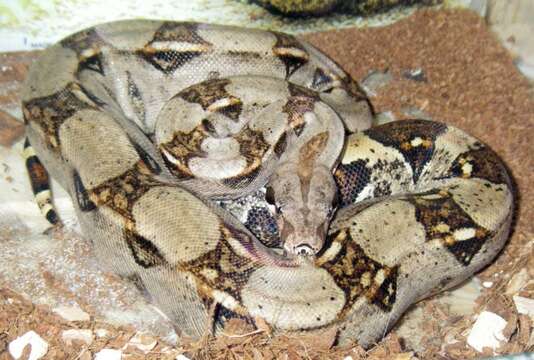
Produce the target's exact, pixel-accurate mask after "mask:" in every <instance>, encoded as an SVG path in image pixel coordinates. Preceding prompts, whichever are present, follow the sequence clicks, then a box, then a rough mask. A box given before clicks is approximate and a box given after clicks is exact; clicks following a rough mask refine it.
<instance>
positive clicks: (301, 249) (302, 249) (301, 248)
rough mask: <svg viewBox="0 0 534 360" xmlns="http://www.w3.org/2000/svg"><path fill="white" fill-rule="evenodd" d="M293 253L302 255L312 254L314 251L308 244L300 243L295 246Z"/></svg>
mask: <svg viewBox="0 0 534 360" xmlns="http://www.w3.org/2000/svg"><path fill="white" fill-rule="evenodd" d="M295 254H297V255H302V256H309V255H313V254H314V252H313V249H312V248H311V246H310V245H307V244H301V245H298V246H295Z"/></svg>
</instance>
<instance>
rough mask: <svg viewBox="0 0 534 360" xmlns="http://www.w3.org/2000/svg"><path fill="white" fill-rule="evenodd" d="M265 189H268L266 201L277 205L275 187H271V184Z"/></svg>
mask: <svg viewBox="0 0 534 360" xmlns="http://www.w3.org/2000/svg"><path fill="white" fill-rule="evenodd" d="M265 190H266V191H265V201H267V203H268V204H269V205H275V201H274V190H273V188H272V187H270V186H267V188H266V189H265Z"/></svg>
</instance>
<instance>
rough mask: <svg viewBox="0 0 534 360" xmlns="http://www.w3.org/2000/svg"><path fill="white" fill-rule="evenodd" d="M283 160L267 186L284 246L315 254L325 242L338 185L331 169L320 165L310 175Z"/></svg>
mask: <svg viewBox="0 0 534 360" xmlns="http://www.w3.org/2000/svg"><path fill="white" fill-rule="evenodd" d="M296 166H298V165H297V164H284V165H283V166H281V167H280V168H279V169H278V170H277V171H276V174H275V176H273V178H272V179H271V181H270V182H269V184H268V186H267V191H266V196H265V199H266V201H267V202H268V203H269V204H271V205H272V206H273V207H274V211H275V217H276V219H277V222H278V228H279V229H280V237H281V239H282V242H283V245H284V250H285V251H286V252H287V253H289V254H294V255H300V256H314V255H315V254H317V253H318V252H319V251H320V250H321V248H322V247H323V245H324V242H325V238H326V233H327V230H328V225H329V223H330V219H331V218H332V215H333V213H334V211H335V210H336V205H337V204H336V199H337V187H336V183H335V181H334V178H333V175H332V172H331V170H330V169H328V168H327V167H326V166H318V167H316V168H314V169H313V171H312V172H311V173H310V174H309V176H302V173H300V172H299V171H296V168H295V167H296Z"/></svg>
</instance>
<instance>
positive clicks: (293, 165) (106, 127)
mask: <svg viewBox="0 0 534 360" xmlns="http://www.w3.org/2000/svg"><path fill="white" fill-rule="evenodd" d="M23 112H24V119H25V123H26V132H27V138H28V140H29V142H27V143H26V149H25V152H26V159H27V160H26V164H27V167H28V169H29V173H30V176H31V180H32V185H33V189H34V192H35V194H36V198H37V202H38V204H39V205H40V207H41V209H42V211H43V212H44V213H45V214H46V215H47V218H48V219H49V220H50V221H51V222H55V221H57V218H56V214H55V212H54V210H53V208H52V205H51V202H50V191H49V189H48V185H47V183H48V178H47V175H46V174H47V172H46V171H48V173H50V174H51V175H52V176H53V177H54V178H56V179H57V180H58V181H59V183H60V184H61V186H63V187H64V188H65V189H67V190H68V192H69V193H70V195H71V197H72V199H73V202H74V205H75V208H76V211H77V216H78V218H79V221H80V223H81V227H82V231H83V233H84V234H85V235H86V236H87V237H88V238H89V239H90V240H92V243H93V244H94V249H95V253H96V256H97V257H98V258H99V259H100V260H101V261H102V262H103V263H105V264H107V265H108V266H109V267H110V268H111V269H112V270H113V271H115V272H117V273H118V274H120V275H122V276H125V277H128V278H131V279H133V280H135V282H136V283H137V284H139V285H140V286H141V287H142V288H143V289H144V290H146V292H147V293H148V295H149V296H150V297H151V299H152V300H153V301H154V302H155V303H156V304H157V305H158V306H159V307H160V308H161V309H162V310H163V311H164V312H165V313H166V315H167V316H168V317H169V318H170V319H171V320H172V321H173V322H174V323H175V324H176V328H177V329H178V330H179V331H180V332H181V333H183V334H187V335H189V336H193V337H198V336H200V335H202V334H203V333H205V332H206V330H209V331H212V332H214V333H218V332H219V331H221V329H222V328H223V326H224V324H225V321H227V320H228V319H231V318H236V317H237V318H241V319H245V320H246V321H249V322H251V323H252V324H254V323H255V322H256V321H258V319H262V320H263V322H262V323H263V324H265V323H267V324H269V325H270V326H271V327H272V328H273V330H275V331H310V330H314V329H325V328H330V327H335V328H336V329H337V332H338V333H337V336H338V340H339V343H346V342H348V341H354V340H356V341H358V342H359V343H360V344H361V345H363V346H370V345H371V344H372V343H374V342H376V341H377V340H378V339H379V338H380V337H381V336H383V334H384V333H385V332H386V330H387V329H389V328H390V327H391V326H392V325H393V324H394V323H395V321H396V320H397V319H398V318H399V317H400V315H401V314H402V313H403V312H404V311H405V310H406V309H407V308H408V307H409V306H410V304H413V303H414V302H416V301H418V300H420V299H422V298H425V297H428V296H429V295H431V294H434V293H436V292H438V291H440V290H442V289H446V288H449V287H451V286H453V285H455V284H458V283H459V282H461V281H462V280H464V279H466V278H467V277H469V276H471V275H472V274H473V273H474V272H475V271H477V270H479V269H481V268H482V267H483V266H484V265H486V264H487V263H488V262H489V261H491V259H493V258H494V257H495V256H496V254H497V253H498V252H499V250H500V249H501V248H502V246H503V245H504V243H505V241H506V239H507V236H508V233H509V228H510V222H511V214H512V207H513V199H512V190H511V183H510V179H509V177H508V174H507V172H506V169H505V167H504V166H503V164H502V163H501V162H500V160H499V159H498V158H497V156H496V155H495V154H494V153H493V152H492V151H491V150H490V149H488V148H487V147H485V146H484V145H483V144H481V143H480V142H479V141H477V140H476V139H474V138H472V137H470V136H469V135H466V134H465V133H463V132H461V131H459V130H457V129H455V128H453V127H450V126H447V125H444V124H441V123H437V122H431V121H425V120H406V121H399V122H392V123H389V124H386V125H382V126H378V127H374V128H370V126H371V119H372V112H371V110H370V105H369V103H368V101H367V99H366V97H365V95H364V94H363V93H362V91H361V90H360V88H359V87H358V85H357V84H356V83H354V82H353V81H352V80H351V79H350V78H349V77H348V76H347V74H346V73H345V72H343V70H342V69H340V68H339V66H337V65H336V64H335V63H334V62H332V61H331V60H329V59H328V58H327V57H326V56H325V55H323V54H321V53H320V52H319V51H318V50H316V49H315V48H313V47H312V46H310V45H309V44H306V43H305V42H302V41H299V40H297V39H295V38H293V37H291V36H288V35H285V34H281V33H276V32H267V31H259V30H250V29H241V28H235V27H225V26H216V25H206V24H196V23H177V22H159V21H122V22H115V23H109V24H104V25H100V26H96V27H92V28H89V29H87V30H84V31H81V32H79V33H77V34H74V35H72V36H70V37H67V38H66V39H64V40H62V41H61V42H59V43H58V44H56V45H54V46H52V47H50V48H49V49H47V50H46V51H45V52H44V54H43V55H42V56H41V58H40V59H39V60H38V61H37V62H36V63H35V64H34V65H33V66H32V68H31V70H30V74H29V77H28V80H27V82H26V85H25V89H24V91H23ZM30 143H31V145H32V146H33V148H32V147H31V146H30V145H29V144H30ZM33 149H35V150H33ZM36 154H38V155H39V159H41V160H42V163H41V162H40V161H39V159H38V158H37V156H36ZM43 166H44V167H43ZM45 168H46V171H45ZM330 220H332V221H330Z"/></svg>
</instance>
